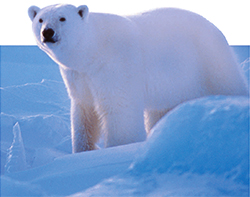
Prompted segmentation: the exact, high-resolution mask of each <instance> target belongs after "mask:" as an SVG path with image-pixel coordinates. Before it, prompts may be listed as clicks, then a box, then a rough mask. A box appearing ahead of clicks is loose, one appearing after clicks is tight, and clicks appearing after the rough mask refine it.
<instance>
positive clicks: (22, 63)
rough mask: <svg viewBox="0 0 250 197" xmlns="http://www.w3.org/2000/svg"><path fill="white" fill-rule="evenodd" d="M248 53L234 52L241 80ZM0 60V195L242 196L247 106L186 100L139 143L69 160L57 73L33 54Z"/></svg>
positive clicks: (237, 101)
mask: <svg viewBox="0 0 250 197" xmlns="http://www.w3.org/2000/svg"><path fill="white" fill-rule="evenodd" d="M249 48H250V47H246V46H244V47H233V49H234V50H235V51H236V53H237V57H238V60H239V63H241V67H242V68H243V70H244V73H245V75H246V76H247V79H248V81H249V68H250V66H249V62H250V61H249V56H250V55H249ZM243 49H244V52H242V50H243ZM1 54H2V60H1V68H2V76H3V77H2V79H1V85H2V88H1V195H2V196H121V195H123V196H248V195H249V193H248V192H249V171H248V170H249V100H248V98H246V97H225V96H213V97H206V98H200V99H197V100H193V101H189V102H186V103H183V104H181V105H179V106H177V107H176V108H175V109H174V110H172V111H171V112H170V113H168V114H167V115H165V116H164V117H163V118H162V119H161V120H160V121H159V123H158V124H157V125H156V126H155V127H154V129H153V132H152V134H151V136H150V137H149V139H148V140H147V141H146V142H142V143H134V144H129V145H124V146H118V147H113V148H107V149H100V150H96V151H90V152H82V153H77V154H71V141H70V120H69V109H70V101H69V99H68V96H67V93H66V89H65V86H64V84H63V82H62V79H61V78H60V76H59V75H58V74H59V70H58V68H57V66H56V65H55V64H54V63H53V62H51V61H50V59H49V57H47V56H45V55H43V54H42V53H41V51H40V50H39V49H38V48H37V47H1ZM29 54H30V55H31V56H30V55H29ZM23 68H25V69H26V71H27V73H28V74H27V75H25V76H23V75H22V76H21V77H20V78H18V76H19V75H20V72H21V70H22V69H23ZM13 70H15V71H13ZM42 70H45V71H42ZM12 72H14V74H13V75H10V73H12Z"/></svg>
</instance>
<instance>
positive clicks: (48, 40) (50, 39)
mask: <svg viewBox="0 0 250 197" xmlns="http://www.w3.org/2000/svg"><path fill="white" fill-rule="evenodd" d="M57 41H58V40H56V39H54V38H43V42H44V43H56V42H57Z"/></svg>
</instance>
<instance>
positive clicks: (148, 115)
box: [144, 109, 170, 135]
mask: <svg viewBox="0 0 250 197" xmlns="http://www.w3.org/2000/svg"><path fill="white" fill-rule="evenodd" d="M168 111H170V109H166V110H150V109H146V110H145V111H144V125H145V129H146V132H147V135H149V134H150V130H151V129H152V128H153V127H154V125H155V124H156V123H157V122H158V121H159V120H160V119H161V118H162V117H163V116H164V115H165V114H166V113H167V112H168Z"/></svg>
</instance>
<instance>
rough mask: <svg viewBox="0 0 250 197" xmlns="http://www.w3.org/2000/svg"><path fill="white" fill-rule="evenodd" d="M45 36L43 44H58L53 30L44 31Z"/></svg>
mask: <svg viewBox="0 0 250 197" xmlns="http://www.w3.org/2000/svg"><path fill="white" fill-rule="evenodd" d="M42 34H43V42H44V43H46V42H51V43H55V42H57V39H56V36H55V31H54V30H53V29H51V28H46V29H44V30H43V32H42Z"/></svg>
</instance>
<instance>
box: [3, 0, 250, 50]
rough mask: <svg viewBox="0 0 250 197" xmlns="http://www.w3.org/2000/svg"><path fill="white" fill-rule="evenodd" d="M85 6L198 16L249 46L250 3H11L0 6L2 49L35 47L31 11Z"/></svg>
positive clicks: (128, 0) (85, 0)
mask: <svg viewBox="0 0 250 197" xmlns="http://www.w3.org/2000/svg"><path fill="white" fill-rule="evenodd" d="M57 3H70V4H73V5H75V6H79V5H82V4H85V5H87V6H88V7H89V10H90V12H103V13H112V14H118V15H131V14H136V13H140V12H143V11H148V10H152V9H155V8H162V7H176V8H181V9H186V10H190V11H193V12H196V13H198V14H200V15H202V16H203V17H205V18H206V19H208V20H209V21H210V22H212V23H213V24H215V25H216V26H217V27H218V28H219V29H220V30H221V31H222V32H223V34H224V35H225V36H226V38H227V40H228V43H229V44H230V45H250V22H249V19H250V12H249V10H250V2H249V0H231V1H228V0H149V1H145V0H105V1H104V0H70V1H69V0H49V1H48V0H36V1H34V0H33V1H31V0H24V1H21V0H8V1H1V2H0V24H1V31H0V45H36V43H35V39H34V36H33V33H32V29H31V25H32V23H31V21H30V18H29V17H28V8H29V7H30V6H31V5H36V6H38V7H40V8H43V7H45V6H48V5H51V4H57Z"/></svg>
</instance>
